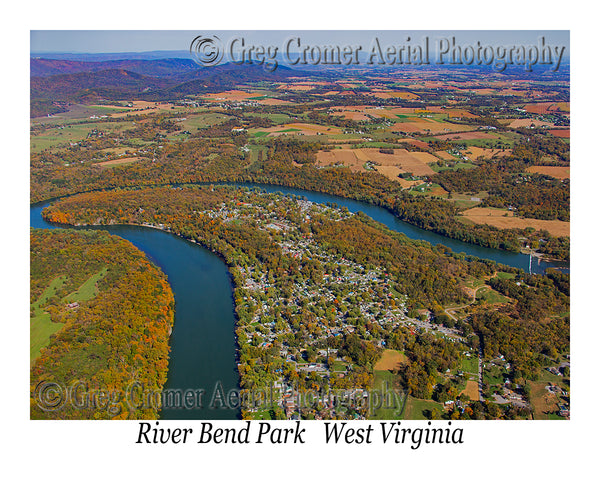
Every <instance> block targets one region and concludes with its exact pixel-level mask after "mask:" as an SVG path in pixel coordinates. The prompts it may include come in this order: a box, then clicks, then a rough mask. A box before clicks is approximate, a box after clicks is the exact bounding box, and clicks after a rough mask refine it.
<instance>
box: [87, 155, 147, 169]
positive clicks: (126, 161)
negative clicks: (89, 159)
mask: <svg viewBox="0 0 600 480" xmlns="http://www.w3.org/2000/svg"><path fill="white" fill-rule="evenodd" d="M142 158H143V157H124V158H117V159H115V160H107V161H106V162H98V163H95V164H94V165H97V166H99V167H103V168H110V167H114V166H116V165H127V164H129V163H133V162H137V161H138V160H141V159H142Z"/></svg>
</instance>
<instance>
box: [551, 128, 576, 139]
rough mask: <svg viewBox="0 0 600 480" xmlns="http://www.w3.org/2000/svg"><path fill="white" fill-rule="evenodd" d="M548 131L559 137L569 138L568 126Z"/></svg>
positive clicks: (569, 130)
mask: <svg viewBox="0 0 600 480" xmlns="http://www.w3.org/2000/svg"><path fill="white" fill-rule="evenodd" d="M548 133H549V134H550V135H554V136H555V137H559V138H571V129H570V128H553V129H552V130H548Z"/></svg>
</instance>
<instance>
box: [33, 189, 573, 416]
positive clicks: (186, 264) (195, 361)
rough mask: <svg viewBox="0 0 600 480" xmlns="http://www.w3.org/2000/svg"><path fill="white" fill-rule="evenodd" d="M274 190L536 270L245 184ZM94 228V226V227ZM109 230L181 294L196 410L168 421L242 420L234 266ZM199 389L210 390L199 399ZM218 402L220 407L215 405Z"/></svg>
mask: <svg viewBox="0 0 600 480" xmlns="http://www.w3.org/2000/svg"><path fill="white" fill-rule="evenodd" d="M237 186H244V187H259V188H261V189H263V190H265V191H268V192H282V193H284V194H293V195H299V196H303V197H306V198H307V199H308V200H310V201H313V202H317V203H336V204H337V205H339V206H340V207H346V208H348V210H349V211H351V212H354V213H355V212H357V211H362V212H363V213H365V214H367V215H368V216H369V217H371V218H373V219H374V220H377V221H378V222H381V223H383V224H384V225H386V226H387V227H389V228H390V229H391V230H395V231H398V232H402V233H404V234H406V235H407V236H408V237H409V238H413V239H418V240H425V241H428V242H431V243H433V244H438V243H441V244H443V245H446V246H447V247H449V248H451V249H452V250H453V251H455V252H459V253H460V252H462V253H465V254H466V255H474V256H477V257H480V258H487V259H490V260H494V261H496V262H499V263H503V264H506V265H510V266H513V267H518V268H523V269H524V270H528V269H529V262H530V258H529V256H528V255H523V254H519V253H511V252H505V251H502V250H495V249H490V248H484V247H478V246H476V245H471V244H467V243H464V242H460V241H457V240H452V239H449V238H447V237H444V236H441V235H437V234H435V233H432V232H428V231H426V230H422V229H420V228H418V227H414V226H412V225H409V224H408V223H406V222H403V221H401V220H399V219H398V218H396V217H395V216H394V215H393V214H392V213H390V212H389V211H387V210H385V209H384V208H381V207H377V206H374V205H369V204H366V203H362V202H358V201H354V200H349V199H345V198H341V197H335V196H332V195H327V194H323V193H316V192H310V191H306V190H300V189H295V188H287V187H280V186H272V185H254V184H241V185H237ZM49 203H50V202H45V203H41V204H35V205H32V206H31V207H30V225H31V226H32V227H35V228H58V227H57V226H56V225H52V224H50V223H48V222H46V221H45V220H44V219H43V218H42V215H41V212H42V210H43V209H44V207H45V206H46V205H48V204H49ZM86 228H89V227H86ZM95 228H102V229H103V230H107V231H108V232H110V233H112V234H114V235H118V236H120V237H122V238H125V239H126V240H129V241H130V242H131V243H133V244H134V245H135V246H136V247H137V248H139V249H140V250H142V251H143V252H145V253H146V255H148V257H149V258H150V260H151V261H152V262H154V263H155V264H156V265H157V266H158V267H159V268H160V269H161V270H162V271H163V272H164V273H165V274H166V275H167V276H168V279H169V283H170V285H171V288H172V289H173V293H174V295H175V324H174V328H173V333H172V335H171V357H170V361H169V373H168V379H167V383H166V385H165V391H171V392H173V393H175V394H177V392H184V391H186V390H187V391H190V392H192V394H191V395H193V397H194V398H196V399H197V398H200V399H201V401H200V402H195V406H196V408H194V409H182V408H179V409H177V408H165V409H163V411H162V415H161V418H163V419H207V420H213V419H214V420H217V419H235V418H239V410H238V409H231V408H219V407H222V405H221V403H220V402H219V401H217V400H218V399H219V398H221V397H220V396H219V395H220V394H221V393H225V395H227V392H228V391H229V390H230V389H236V388H237V387H238V384H239V375H238V373H237V367H236V351H235V344H236V342H235V332H234V328H235V316H234V304H233V296H232V293H233V287H232V283H231V279H230V276H229V272H228V269H227V266H226V265H225V264H224V263H223V261H222V260H221V259H220V258H219V257H218V256H217V255H215V254H214V253H212V252H210V251H209V250H207V249H205V248H203V247H201V246H199V245H195V244H193V243H190V242H188V241H185V240H183V239H181V238H179V237H177V236H175V235H172V234H170V233H167V232H163V231H161V230H157V229H153V228H144V227H135V226H123V225H115V226H102V227H95ZM548 267H558V268H561V269H562V270H563V271H568V264H566V263H563V262H560V263H559V262H556V263H555V262H540V263H538V262H537V260H535V259H534V261H533V262H531V271H532V272H533V273H543V272H544V269H545V268H548ZM198 389H202V390H204V393H203V394H202V395H201V396H199V395H198ZM213 399H214V400H215V401H213Z"/></svg>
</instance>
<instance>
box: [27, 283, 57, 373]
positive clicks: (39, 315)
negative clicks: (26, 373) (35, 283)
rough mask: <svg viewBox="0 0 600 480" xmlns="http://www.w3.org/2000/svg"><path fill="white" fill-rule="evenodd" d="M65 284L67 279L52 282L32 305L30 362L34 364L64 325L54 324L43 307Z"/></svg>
mask: <svg viewBox="0 0 600 480" xmlns="http://www.w3.org/2000/svg"><path fill="white" fill-rule="evenodd" d="M64 283H65V277H63V276H61V277H57V278H55V279H53V280H52V281H51V282H50V285H48V286H47V287H46V289H45V290H44V291H43V292H42V294H41V295H40V298H38V299H37V301H36V302H35V303H34V304H32V305H31V309H32V316H31V320H30V323H29V361H30V362H33V361H34V360H35V359H36V358H37V357H39V356H40V351H41V349H42V348H44V347H46V346H47V345H48V344H49V343H50V335H52V334H54V333H56V332H58V331H59V330H60V329H61V328H62V327H63V325H64V324H63V323H57V322H53V321H52V320H51V319H50V314H49V313H47V312H45V311H44V310H43V309H42V308H41V305H44V304H45V303H46V302H47V301H48V299H49V298H50V297H52V296H53V295H54V294H55V293H56V292H57V291H58V290H59V289H60V288H61V287H62V286H63V284H64Z"/></svg>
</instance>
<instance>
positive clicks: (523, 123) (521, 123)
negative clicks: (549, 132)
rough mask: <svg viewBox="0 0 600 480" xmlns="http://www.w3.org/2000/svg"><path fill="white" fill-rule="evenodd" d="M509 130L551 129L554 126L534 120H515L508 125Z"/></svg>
mask: <svg viewBox="0 0 600 480" xmlns="http://www.w3.org/2000/svg"><path fill="white" fill-rule="evenodd" d="M508 126H509V127H510V128H523V127H525V128H529V127H532V126H533V127H534V128H539V127H553V126H554V124H553V123H550V122H544V121H542V120H536V119H534V118H517V119H515V120H513V121H512V122H510V123H509V124H508Z"/></svg>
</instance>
